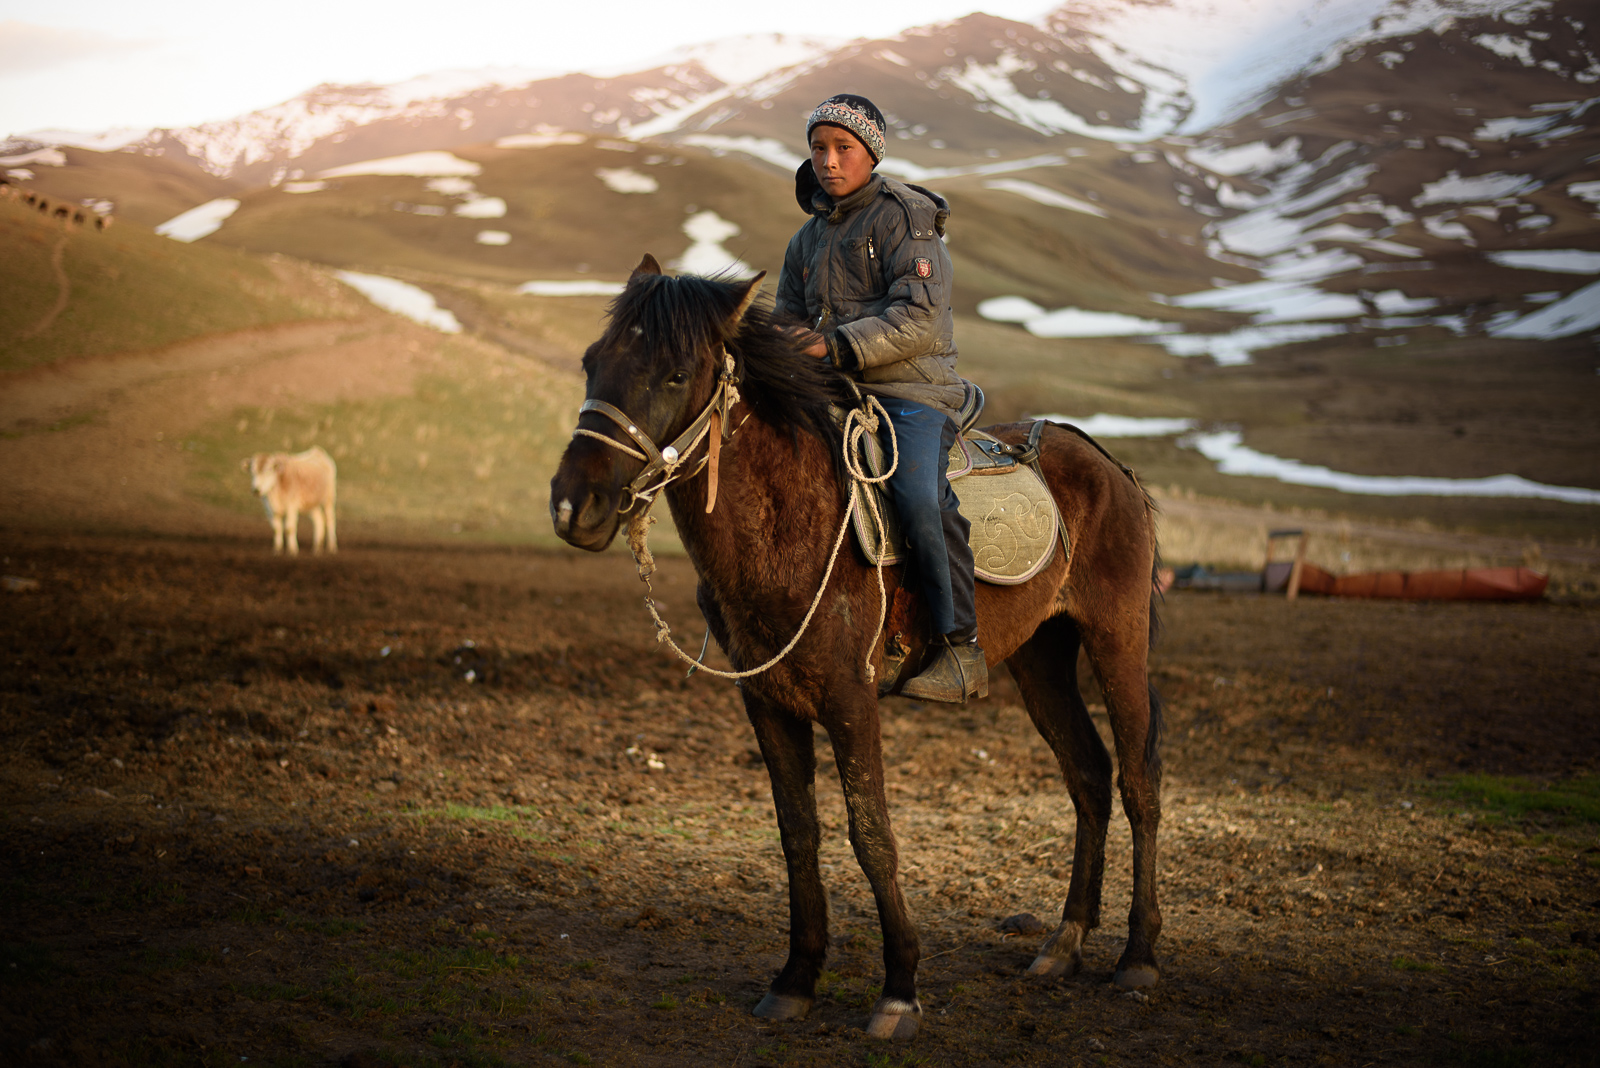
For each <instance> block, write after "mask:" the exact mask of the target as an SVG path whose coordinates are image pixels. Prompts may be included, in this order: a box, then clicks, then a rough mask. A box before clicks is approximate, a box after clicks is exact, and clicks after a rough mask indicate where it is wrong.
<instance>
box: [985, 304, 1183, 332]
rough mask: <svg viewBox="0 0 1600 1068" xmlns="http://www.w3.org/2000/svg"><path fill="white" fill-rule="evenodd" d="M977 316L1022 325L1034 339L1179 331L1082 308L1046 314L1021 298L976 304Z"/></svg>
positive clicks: (1145, 321) (1150, 320) (1132, 318)
mask: <svg viewBox="0 0 1600 1068" xmlns="http://www.w3.org/2000/svg"><path fill="white" fill-rule="evenodd" d="M978 314H979V315H981V316H983V317H984V318H985V319H988V320H990V321H992V322H1000V323H1021V324H1022V325H1023V327H1024V328H1025V329H1026V330H1027V331H1028V333H1030V334H1032V335H1033V336H1034V337H1128V336H1131V335H1135V334H1160V333H1165V332H1167V331H1170V330H1176V329H1178V328H1177V327H1176V326H1174V325H1173V324H1172V323H1162V322H1157V321H1155V320H1152V319H1140V318H1138V317H1136V316H1132V315H1123V314H1120V313H1118V312H1101V311H1085V310H1084V309H1082V308H1057V309H1056V310H1055V311H1046V310H1045V309H1043V308H1041V307H1039V306H1038V305H1037V304H1035V303H1033V302H1032V301H1031V300H1027V299H1025V298H1023V297H991V298H990V299H988V300H985V301H982V302H981V303H979V305H978Z"/></svg>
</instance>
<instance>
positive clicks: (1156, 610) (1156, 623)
mask: <svg viewBox="0 0 1600 1068" xmlns="http://www.w3.org/2000/svg"><path fill="white" fill-rule="evenodd" d="M1124 470H1127V469H1126V468H1124ZM1128 474H1129V477H1131V478H1132V479H1133V484H1134V485H1135V486H1137V487H1138V489H1139V492H1140V493H1141V494H1143V495H1144V512H1145V516H1146V518H1147V519H1148V521H1149V523H1150V641H1149V646H1148V648H1152V649H1153V648H1155V644H1156V640H1157V639H1158V638H1160V636H1161V604H1162V602H1163V601H1164V600H1166V594H1165V593H1163V592H1162V590H1161V543H1160V542H1159V541H1158V540H1157V538H1156V513H1157V512H1159V511H1160V508H1159V507H1157V505H1156V502H1155V498H1153V497H1151V496H1150V491H1149V490H1147V489H1145V488H1144V486H1143V485H1141V484H1140V482H1139V477H1138V476H1137V475H1135V474H1133V472H1132V471H1129V472H1128ZM1146 655H1147V656H1148V654H1146ZM1145 674H1146V679H1147V682H1146V685H1147V686H1148V687H1149V690H1150V730H1149V733H1148V734H1146V735H1145V743H1144V762H1145V764H1146V766H1148V767H1149V768H1150V772H1151V774H1152V775H1153V776H1156V777H1159V776H1160V774H1161V730H1162V726H1163V720H1162V717H1161V695H1160V694H1159V693H1157V692H1156V684H1155V683H1154V682H1149V681H1148V677H1149V668H1148V665H1147V666H1146V672H1145Z"/></svg>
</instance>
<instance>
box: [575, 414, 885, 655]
mask: <svg viewBox="0 0 1600 1068" xmlns="http://www.w3.org/2000/svg"><path fill="white" fill-rule="evenodd" d="M852 385H853V384H852ZM856 395H857V397H858V398H860V399H861V407H859V408H854V409H851V411H850V412H849V414H847V415H846V416H845V421H844V435H843V439H844V440H843V450H844V466H845V470H846V471H847V472H848V473H849V475H850V481H851V491H850V500H849V503H848V504H846V506H845V510H844V518H843V519H842V520H841V521H840V523H839V533H838V534H837V535H835V537H834V539H833V551H832V552H831V553H830V554H829V556H828V567H827V570H826V571H824V572H823V575H822V584H821V585H820V586H819V587H818V588H817V595H816V596H815V597H814V598H812V600H811V607H810V608H809V609H808V610H807V611H806V615H805V618H804V619H802V620H801V621H800V629H799V630H797V631H795V635H794V637H793V638H791V639H789V644H788V645H785V646H784V647H783V648H782V649H780V650H779V651H778V652H777V654H776V655H774V656H773V657H772V659H771V660H768V661H767V662H766V663H765V664H762V665H761V666H760V667H753V668H750V669H748V670H745V671H721V670H719V669H717V668H713V667H707V666H705V664H703V663H702V662H701V660H702V659H703V658H704V657H705V649H703V648H702V649H701V651H700V658H696V657H693V656H690V655H689V654H688V653H686V652H684V651H683V649H681V648H679V646H678V643H677V642H676V641H674V640H673V638H672V628H671V627H670V626H668V625H667V621H666V620H664V619H662V618H661V613H660V612H659V611H658V610H657V609H656V601H655V589H654V587H653V585H652V584H651V582H650V576H651V575H653V574H655V571H656V561H655V556H654V555H652V554H651V552H650V545H649V538H650V527H651V526H652V525H653V524H654V523H655V522H656V518H655V516H653V515H651V514H650V509H651V507H652V506H653V505H654V504H655V499H656V494H657V491H659V490H660V489H661V488H663V487H664V486H665V485H666V484H667V482H670V481H671V480H672V478H671V477H669V478H668V479H667V480H666V481H664V482H662V483H661V484H660V485H658V486H656V487H654V488H653V489H652V490H651V492H650V494H649V496H647V497H646V496H643V495H641V499H643V500H644V502H645V505H644V507H643V508H639V509H635V510H634V511H633V514H632V516H631V517H630V518H629V520H628V549H629V551H631V552H632V553H633V561H634V563H635V564H636V565H637V566H638V568H639V578H640V579H641V580H642V581H643V582H644V588H645V596H644V603H645V607H647V608H648V609H649V610H650V618H651V619H652V620H654V621H655V625H656V641H657V642H658V643H661V644H665V645H666V646H667V647H668V648H669V649H671V650H672V651H673V652H674V653H676V654H677V656H678V658H679V659H680V660H682V661H683V662H684V663H686V664H690V665H692V666H691V667H690V669H689V673H690V674H691V675H692V674H694V672H695V671H697V670H698V671H704V672H706V673H708V674H711V675H715V676H716V677H717V678H719V679H747V678H749V677H750V676H752V675H759V674H761V673H762V672H764V671H767V670H769V669H770V668H772V667H773V666H775V665H776V664H777V663H778V662H779V661H781V660H782V659H783V658H784V657H786V656H788V655H789V654H790V653H791V652H792V651H793V650H794V647H795V646H796V645H798V644H800V639H801V638H802V637H803V636H804V635H805V633H806V630H807V629H808V628H809V627H810V626H811V620H812V618H813V617H814V616H815V615H816V614H817V608H818V607H819V606H820V605H821V604H822V595H823V594H824V593H826V592H827V589H828V581H829V580H830V579H831V578H832V577H833V567H834V564H836V563H837V562H838V560H839V550H840V549H841V548H842V547H843V546H844V539H845V535H846V534H848V533H849V531H850V520H851V518H852V517H853V516H854V515H855V510H856V497H857V494H856V492H855V486H857V485H861V486H865V485H871V484H875V483H880V482H887V481H888V480H889V476H890V475H893V474H894V473H895V471H896V470H897V469H898V468H899V466H900V442H899V440H898V439H897V438H896V437H895V433H894V424H893V423H892V422H890V421H889V413H888V412H887V411H885V410H884V407H883V405H882V404H881V403H879V401H878V398H877V397H874V396H872V395H871V394H866V395H862V394H861V393H860V391H859V390H857V392H856ZM878 413H882V415H883V422H884V423H887V424H888V427H889V444H890V448H891V462H890V464H889V469H888V470H887V471H885V472H884V473H883V474H881V475H877V476H874V475H870V474H868V473H867V471H866V469H865V465H864V463H863V462H862V461H861V460H859V459H858V454H859V455H862V456H864V455H865V450H864V449H863V448H862V447H861V441H862V439H863V438H864V437H865V436H866V435H868V434H876V433H877V432H878V428H879V426H880V423H879V420H878ZM594 436H595V437H599V438H600V440H602V441H606V442H608V443H609V444H611V445H613V446H615V447H617V448H618V449H621V450H622V451H624V452H628V451H632V450H630V449H628V447H627V446H624V445H623V444H622V443H621V442H619V441H616V440H615V439H611V438H607V437H604V436H603V435H594ZM685 451H686V452H687V450H685ZM697 473H698V472H697ZM673 477H675V476H673ZM860 496H862V497H864V498H866V501H867V507H868V508H869V509H870V510H871V512H872V519H873V522H874V523H875V524H876V525H877V529H878V562H877V565H876V567H875V569H874V570H875V571H876V573H877V578H878V626H877V629H876V630H874V631H873V634H872V641H870V642H869V643H867V648H866V651H865V655H864V656H863V659H862V663H861V674H862V678H863V679H864V680H865V681H866V682H867V683H869V684H870V683H872V682H873V681H874V680H875V679H876V677H877V672H876V669H874V668H873V666H872V654H873V652H874V651H875V650H876V649H877V647H878V639H879V638H880V637H881V636H882V635H883V625H884V622H885V618H886V617H887V615H888V608H889V593H888V588H887V587H886V586H885V585H884V582H883V558H884V557H885V556H886V555H888V551H887V548H888V547H887V544H886V542H887V540H888V533H887V531H886V530H885V529H884V523H883V515H882V513H881V512H880V511H879V509H878V501H877V498H876V496H875V495H873V494H871V493H862V494H860ZM708 637H709V633H708Z"/></svg>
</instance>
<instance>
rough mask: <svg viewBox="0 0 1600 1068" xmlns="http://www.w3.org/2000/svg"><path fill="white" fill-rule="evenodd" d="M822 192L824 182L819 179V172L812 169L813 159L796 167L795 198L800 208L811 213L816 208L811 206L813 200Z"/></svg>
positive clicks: (808, 213)
mask: <svg viewBox="0 0 1600 1068" xmlns="http://www.w3.org/2000/svg"><path fill="white" fill-rule="evenodd" d="M820 192H822V183H820V182H818V181H817V172H816V171H814V170H812V169H811V161H810V160H806V161H805V162H804V163H802V164H800V166H799V167H797V168H795V172H794V199H795V203H796V204H799V205H800V210H801V211H803V212H805V213H806V214H807V215H810V214H811V213H812V212H813V211H815V210H816V209H815V208H813V207H812V206H811V200H812V198H813V197H815V196H816V195H817V194H818V193H820Z"/></svg>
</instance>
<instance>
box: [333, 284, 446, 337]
mask: <svg viewBox="0 0 1600 1068" xmlns="http://www.w3.org/2000/svg"><path fill="white" fill-rule="evenodd" d="M333 274H334V277H335V278H337V279H339V281H341V282H343V283H344V284H345V285H347V286H349V287H350V288H352V289H354V290H356V291H357V292H358V293H360V294H361V295H362V296H364V297H366V298H367V299H368V300H370V301H372V303H374V304H376V305H377V306H378V307H380V308H382V309H383V310H384V311H389V312H394V313H395V314H396V315H403V316H405V317H406V318H407V319H411V320H414V321H415V322H419V323H421V324H422V325H423V326H428V327H432V328H433V329H435V330H438V331H439V332H440V333H444V334H459V333H461V324H460V323H459V322H458V321H457V320H456V317H455V316H454V315H452V314H450V313H449V312H448V311H446V310H444V309H443V308H441V307H439V305H438V304H437V303H436V302H435V301H434V299H433V294H432V293H429V292H428V291H427V290H425V289H419V288H417V287H416V286H414V285H412V284H410V283H409V282H402V281H400V280H399V279H398V278H385V277H384V276H383V275H381V274H360V273H358V272H356V271H335V272H333Z"/></svg>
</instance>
